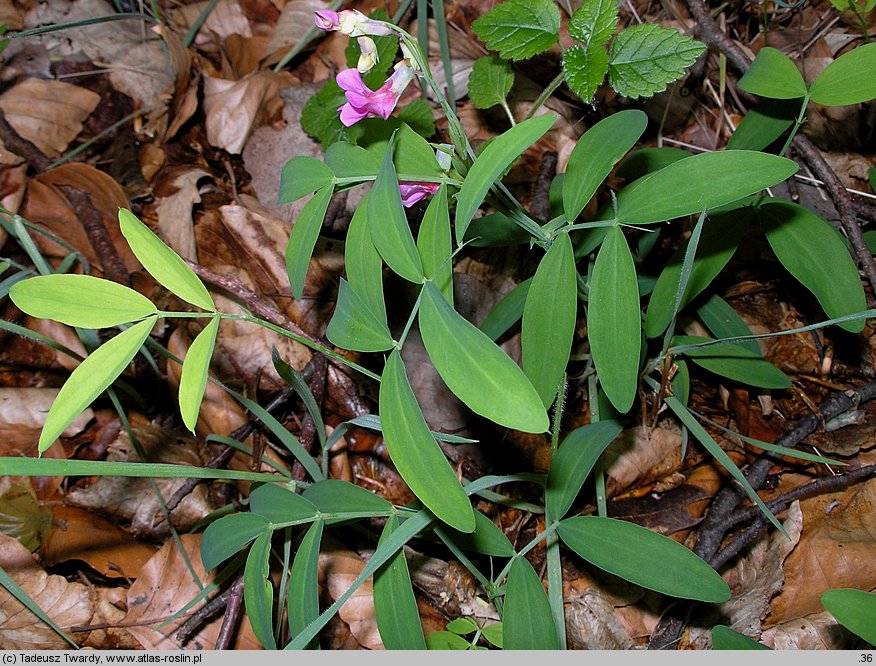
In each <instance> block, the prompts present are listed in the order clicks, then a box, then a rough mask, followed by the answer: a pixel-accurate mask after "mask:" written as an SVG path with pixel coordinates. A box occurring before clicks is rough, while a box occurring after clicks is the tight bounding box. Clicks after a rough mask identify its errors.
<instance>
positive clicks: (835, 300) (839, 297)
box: [760, 199, 867, 333]
mask: <svg viewBox="0 0 876 666" xmlns="http://www.w3.org/2000/svg"><path fill="white" fill-rule="evenodd" d="M760 219H761V222H762V223H763V226H764V231H765V232H766V237H767V240H768V241H769V244H770V247H772V249H773V252H775V253H776V257H778V259H779V261H780V262H782V266H784V267H785V268H786V269H787V270H788V272H789V273H791V275H793V276H794V277H795V278H797V279H798V280H799V281H800V282H801V284H803V286H805V287H806V288H807V289H808V290H809V291H811V292H812V293H813V294H814V295H815V298H817V299H818V302H819V303H820V304H821V307H822V308H824V312H825V313H826V314H827V316H828V317H830V318H831V319H837V318H839V317H842V316H844V315H849V314H853V313H856V312H863V311H864V310H866V309H867V299H866V297H865V295H864V288H863V286H862V285H861V278H860V277H859V276H858V269H857V267H856V266H855V262H854V261H853V260H852V257H851V255H850V254H849V250H848V249H847V247H846V243H845V241H844V240H843V238H842V236H840V234H839V232H837V231H836V229H834V228H833V227H832V226H830V224H828V223H827V222H825V221H824V220H823V219H821V218H820V217H819V216H818V215H816V214H815V213H813V212H812V211H810V210H808V209H806V208H804V207H803V206H799V205H797V204H794V203H791V202H789V201H778V200H775V199H773V200H769V201H766V202H764V203H762V204H761V205H760ZM864 324H865V322H864V321H863V320H860V321H850V322H845V323H843V324H840V326H841V327H842V328H844V329H846V330H847V331H851V332H852V333H860V332H861V331H862V330H864Z"/></svg>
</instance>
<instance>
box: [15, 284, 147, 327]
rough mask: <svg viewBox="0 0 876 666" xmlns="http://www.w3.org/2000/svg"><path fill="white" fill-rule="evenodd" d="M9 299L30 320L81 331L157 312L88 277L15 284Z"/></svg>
mask: <svg viewBox="0 0 876 666" xmlns="http://www.w3.org/2000/svg"><path fill="white" fill-rule="evenodd" d="M9 297H10V298H11V299H12V302H13V303H15V305H17V306H18V307H19V308H20V309H21V310H22V311H23V312H26V313H27V314H29V315H30V316H32V317H38V318H40V319H53V320H55V321H59V322H61V323H62V324H67V325H68V326H78V327H80V328H108V327H110V326H118V325H119V324H127V323H128V322H131V321H138V320H140V319H143V317H148V316H149V315H151V314H155V313H156V312H157V311H158V310H157V308H156V307H155V305H154V304H153V303H152V301H150V300H149V299H148V298H146V297H145V296H143V294H141V293H139V292H136V291H134V290H133V289H129V288H128V287H125V286H124V285H121V284H118V283H117V282H111V281H109V280H102V279H101V278H96V277H92V276H91V275H39V276H37V277H32V278H29V279H27V280H24V281H22V282H16V283H15V284H14V285H13V286H12V289H10V290H9Z"/></svg>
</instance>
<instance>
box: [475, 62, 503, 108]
mask: <svg viewBox="0 0 876 666" xmlns="http://www.w3.org/2000/svg"><path fill="white" fill-rule="evenodd" d="M513 85H514V72H513V71H512V69H511V65H510V64H509V63H508V62H507V61H505V60H502V59H501V58H499V57H498V56H495V55H488V56H484V57H483V58H479V59H478V60H476V61H475V64H474V66H473V67H472V70H471V74H470V75H469V77H468V97H469V99H470V100H471V103H472V104H474V105H475V107H476V108H478V109H489V108H490V107H491V106H496V104H502V103H503V102H504V101H505V98H506V97H507V96H508V93H509V92H511V86H513Z"/></svg>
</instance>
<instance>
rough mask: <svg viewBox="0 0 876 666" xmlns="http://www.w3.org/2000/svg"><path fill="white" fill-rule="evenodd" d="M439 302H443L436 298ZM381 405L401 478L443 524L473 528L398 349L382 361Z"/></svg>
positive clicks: (465, 501)
mask: <svg viewBox="0 0 876 666" xmlns="http://www.w3.org/2000/svg"><path fill="white" fill-rule="evenodd" d="M430 284H431V283H430ZM438 298H440V299H441V300H442V301H443V300H444V299H443V297H441V296H440V295H439V296H438ZM448 307H449V306H448ZM379 403H380V422H381V425H382V427H383V438H384V442H385V443H386V448H387V450H388V451H389V456H390V458H391V459H392V462H393V464H394V465H395V467H396V469H397V470H398V473H399V474H400V475H401V477H402V479H404V481H405V483H407V484H408V487H410V489H411V491H412V492H413V493H414V495H416V496H417V498H418V499H419V500H420V501H421V502H422V503H423V504H425V505H426V507H428V508H429V509H430V510H431V511H432V513H434V514H435V515H436V516H437V517H438V518H440V519H441V520H443V521H444V522H445V523H447V524H448V525H451V526H452V527H455V528H456V529H458V530H460V531H461V532H471V531H472V530H474V528H475V518H474V511H473V509H472V507H471V503H470V502H469V500H468V496H467V495H466V494H465V491H464V490H463V489H462V486H461V485H460V483H459V480H458V479H457V478H456V474H455V472H454V471H453V469H452V468H451V467H450V463H448V462H447V458H445V457H444V453H443V452H442V451H441V448H440V447H439V446H438V443H437V442H436V441H435V438H434V437H432V435H431V433H430V432H429V427H428V426H427V425H426V420H425V419H424V418H423V413H422V411H420V406H419V404H417V399H416V398H415V397H414V392H413V391H412V390H411V385H410V383H409V382H408V378H407V376H406V374H405V366H404V362H403V361H402V359H401V356H400V355H399V351H398V349H395V350H393V352H392V353H391V354H390V355H389V359H388V360H387V361H386V366H385V367H384V370H383V378H382V379H381V382H380V395H379Z"/></svg>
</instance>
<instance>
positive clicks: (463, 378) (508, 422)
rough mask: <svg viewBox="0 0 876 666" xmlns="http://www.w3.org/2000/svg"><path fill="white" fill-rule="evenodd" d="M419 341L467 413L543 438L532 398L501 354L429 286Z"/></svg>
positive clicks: (540, 409) (541, 413) (538, 404)
mask: <svg viewBox="0 0 876 666" xmlns="http://www.w3.org/2000/svg"><path fill="white" fill-rule="evenodd" d="M419 321H420V335H421V336H422V338H423V344H424V345H425V346H426V351H428V352H429V357H430V358H431V359H432V362H433V363H434V365H435V369H436V370H437V371H438V374H439V375H441V379H443V380H444V383H445V384H447V387H448V388H449V389H450V390H451V391H452V392H453V393H454V394H455V395H456V396H457V397H458V398H459V399H460V400H462V402H464V403H465V404H466V405H467V406H468V407H469V408H470V409H471V410H472V411H473V412H475V413H476V414H480V415H481V416H484V417H486V418H488V419H490V420H491V421H493V422H495V423H498V424H499V425H503V426H505V427H506V428H513V429H515V430H522V431H524V432H534V433H539V432H545V431H546V430H547V429H548V418H547V412H545V409H544V405H543V404H542V401H541V398H540V397H539V395H538V392H537V391H536V390H535V388H533V386H532V384H531V383H530V381H529V380H528V379H527V378H526V375H524V374H523V371H521V370H520V368H519V367H518V366H517V364H516V363H514V361H513V360H511V357H509V356H508V355H507V354H506V353H505V352H504V351H502V350H501V349H500V348H499V347H497V346H496V344H495V343H494V342H493V341H492V340H490V339H489V338H488V337H487V336H486V335H484V334H483V333H482V332H481V331H480V330H479V329H478V328H476V327H475V326H474V325H473V324H471V323H470V322H468V321H467V320H466V319H464V318H463V317H462V316H461V315H460V314H459V313H457V312H456V311H455V310H454V309H453V308H452V307H451V306H450V304H449V303H448V302H447V301H446V300H445V299H444V296H442V295H441V292H440V291H439V290H438V287H436V286H435V285H434V284H433V283H432V282H427V283H426V284H425V286H424V287H423V296H422V302H421V304H420V313H419Z"/></svg>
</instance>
